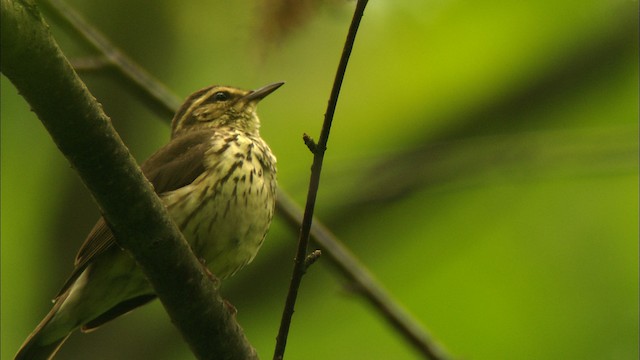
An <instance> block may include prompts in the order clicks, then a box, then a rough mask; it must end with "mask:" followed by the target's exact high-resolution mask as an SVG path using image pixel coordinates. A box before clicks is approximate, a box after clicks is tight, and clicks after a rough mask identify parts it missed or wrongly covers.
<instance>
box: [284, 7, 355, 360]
mask: <svg viewBox="0 0 640 360" xmlns="http://www.w3.org/2000/svg"><path fill="white" fill-rule="evenodd" d="M366 6H367V0H358V3H357V4H356V9H355V11H354V14H353V19H352V21H351V25H350V26H349V32H348V33H347V40H346V41H345V45H344V49H343V50H342V56H341V57H340V63H339V64H338V70H337V72H336V78H335V80H334V82H333V88H332V89H331V95H330V97H329V104H328V106H327V112H326V113H325V117H324V122H323V124H322V130H321V131H320V139H319V140H318V143H317V144H316V146H315V151H314V156H313V164H312V165H311V179H310V180H309V192H308V193H307V203H306V206H305V209H304V216H303V218H302V225H301V227H300V237H299V239H298V250H297V252H296V257H295V259H294V262H293V263H294V265H293V274H292V275H291V282H290V285H289V292H288V294H287V300H286V302H285V306H284V310H283V312H282V320H281V321H280V329H279V330H278V336H277V337H276V348H275V351H274V354H273V358H274V359H276V360H279V359H282V358H283V357H284V351H285V348H286V345H287V336H288V334H289V328H290V327H291V319H292V317H293V311H294V307H295V304H296V299H297V297H298V290H299V289H300V283H301V282H302V277H303V276H304V273H305V271H306V267H305V261H304V260H305V258H306V257H307V245H308V242H309V233H310V232H311V222H312V220H313V210H314V208H315V204H316V196H317V194H318V188H319V186H320V173H321V172H322V161H323V159H324V153H325V151H326V149H327V141H328V140H329V133H330V131H331V123H332V122H333V115H334V113H335V110H336V105H337V104H338V97H339V95H340V88H341V87H342V80H343V79H344V74H345V72H346V70H347V64H348V63H349V57H350V55H351V50H352V49H353V44H354V42H355V39H356V34H357V33H358V27H359V26H360V20H362V16H363V15H364V9H365V7H366Z"/></svg>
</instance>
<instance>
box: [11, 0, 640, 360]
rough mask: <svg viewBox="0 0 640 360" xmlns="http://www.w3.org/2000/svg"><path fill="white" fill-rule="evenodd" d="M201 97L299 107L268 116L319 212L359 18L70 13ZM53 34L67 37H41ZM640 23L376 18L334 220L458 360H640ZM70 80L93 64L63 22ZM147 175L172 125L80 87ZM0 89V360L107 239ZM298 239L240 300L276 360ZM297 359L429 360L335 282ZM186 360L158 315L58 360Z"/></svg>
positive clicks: (491, 13)
mask: <svg viewBox="0 0 640 360" xmlns="http://www.w3.org/2000/svg"><path fill="white" fill-rule="evenodd" d="M71 3H72V4H74V5H75V6H78V10H79V11H80V12H81V13H82V14H84V15H85V16H86V17H87V18H88V20H89V21H91V22H92V23H93V24H94V25H95V26H96V27H98V28H99V29H100V30H101V31H103V32H104V33H105V34H106V35H107V36H108V37H109V38H110V39H111V40H112V41H113V42H114V43H115V44H116V45H117V46H118V47H120V48H121V49H122V50H123V51H124V52H126V53H127V54H129V55H130V56H131V57H132V58H133V59H135V60H136V61H137V62H139V63H140V64H141V65H142V66H143V67H144V68H145V69H147V70H148V71H149V72H150V73H151V74H153V75H154V76H156V77H157V78H158V79H160V80H161V81H162V82H164V83H165V84H167V86H168V87H169V88H170V89H172V90H173V91H175V92H176V93H177V94H180V96H181V97H183V98H184V97H186V96H187V95H188V94H189V93H191V92H192V91H194V90H196V89H198V88H201V87H204V86H208V85H211V84H215V83H218V84H230V85H235V86H239V87H243V88H257V87H259V86H262V85H264V84H267V83H270V82H275V81H281V80H284V81H286V82H287V83H286V85H285V86H284V87H282V88H281V89H280V90H278V91H277V92H276V93H274V94H273V95H272V96H270V97H269V98H268V99H267V100H265V101H264V103H263V104H261V106H260V115H261V119H262V124H263V127H262V135H263V137H264V138H265V139H266V140H267V141H268V142H269V144H270V145H271V147H272V149H273V150H274V152H275V153H276V155H277V156H278V161H279V163H278V165H279V181H280V185H281V187H282V188H283V189H285V190H286V191H287V192H289V193H290V194H291V195H292V196H293V197H294V198H295V199H296V200H297V201H298V202H299V203H302V202H303V201H304V196H305V194H306V186H307V183H308V178H309V167H310V163H311V155H310V153H309V152H308V151H307V149H306V148H305V146H304V144H303V142H302V140H301V135H302V134H303V133H305V132H306V133H308V134H310V135H311V136H312V137H316V138H317V134H318V132H319V129H320V126H321V122H322V117H323V114H324V111H325V107H326V103H327V98H328V94H329V91H330V88H331V84H332V81H333V76H334V73H335V69H336V67H337V62H338V58H339V56H340V53H341V49H342V45H343V42H344V37H345V35H346V30H347V28H348V25H349V21H350V17H351V13H352V9H353V5H354V3H353V2H342V1H325V2H322V3H320V4H315V3H314V4H312V5H309V8H308V10H309V12H308V13H306V15H303V16H302V17H300V18H298V19H297V20H296V19H295V18H294V17H293V16H292V17H291V19H293V20H292V22H296V21H299V22H300V25H299V26H297V27H295V28H293V29H292V30H291V31H288V32H287V35H286V36H284V37H282V38H274V37H269V36H266V35H265V34H267V31H265V30H264V29H265V28H264V26H265V25H264V24H268V25H270V26H272V27H273V26H274V25H273V24H276V23H278V22H279V21H278V20H276V19H275V18H273V16H272V14H271V13H270V12H269V11H267V9H269V8H271V7H273V6H276V5H275V2H261V3H257V2H252V1H217V2H213V1H206V2H205V1H190V2H184V1H177V0H171V1H163V2H157V3H156V2H153V3H150V2H148V1H123V0H118V1H93V2H90V4H89V3H88V2H82V1H78V0H76V1H72V2H71ZM45 14H49V13H45ZM637 14H638V3H637V1H622V0H619V1H595V0H588V1H573V0H559V1H558V0H556V1H532V0H529V1H519V2H516V1H418V0H414V1H410V0H405V1H388V0H387V1H371V3H370V4H369V6H368V8H367V11H366V12H365V16H364V19H363V22H362V25H361V29H360V32H359V34H358V38H357V41H356V45H355V48H354V52H353V55H352V58H351V62H350V64H349V69H348V71H347V75H346V77H345V82H344V86H343V91H342V95H341V98H340V101H339V104H338V109H337V113H336V117H335V120H334V126H333V129H332V133H331V137H330V139H329V149H328V152H327V154H326V158H325V167H324V173H323V178H322V183H321V189H320V193H319V198H318V202H317V215H318V216H319V217H320V218H321V219H322V220H323V221H324V222H325V223H326V224H327V225H328V226H329V227H330V228H331V229H332V230H333V231H334V232H335V234H336V235H337V236H339V237H340V238H341V239H342V240H343V241H344V242H345V243H346V245H347V246H348V247H349V248H350V249H352V251H353V252H354V253H355V254H356V255H357V257H358V258H359V259H360V260H361V261H362V263H364V264H365V265H366V266H367V267H368V268H369V269H370V271H371V272H372V273H373V274H375V276H376V277H377V278H378V279H379V280H380V282H381V283H383V284H384V286H385V288H386V289H388V290H389V291H390V292H391V294H393V296H394V298H395V299H397V301H398V302H400V303H401V304H402V306H403V307H404V308H405V309H406V310H407V311H408V312H409V313H411V314H412V315H413V316H415V318H416V319H417V320H418V321H419V322H420V323H422V324H423V325H424V326H425V327H426V328H428V329H429V331H430V333H431V334H432V335H433V337H434V338H435V339H436V340H437V341H438V342H439V343H440V344H442V346H443V347H444V348H446V349H447V350H448V352H449V353H451V354H452V355H453V356H454V357H455V358H464V359H636V358H638V356H639V354H638V335H639V334H638V34H637V29H638V18H637ZM46 18H47V20H48V22H49V23H50V24H51V25H52V31H53V33H54V35H55V36H56V38H57V39H58V41H59V42H60V44H61V46H62V48H63V50H64V51H65V52H66V53H67V55H68V56H69V57H70V58H72V59H78V58H82V57H85V56H91V55H93V54H94V52H93V50H92V49H91V48H89V47H88V46H86V45H85V44H83V43H82V42H81V41H79V40H78V38H77V37H75V36H74V35H73V34H72V33H71V32H68V31H65V30H64V29H63V28H62V27H60V26H59V24H60V22H59V21H57V20H56V18H55V17H52V16H47V17H46ZM81 76H82V77H83V79H84V80H85V81H86V82H87V84H88V86H89V88H90V89H91V91H92V92H93V94H94V95H95V96H96V98H97V99H98V100H99V101H100V102H101V103H102V104H103V106H104V109H105V111H106V112H107V113H108V114H109V115H110V116H111V117H112V119H113V122H114V125H115V127H116V129H117V130H118V131H119V132H120V133H121V135H122V137H123V139H124V141H125V143H126V144H127V145H128V146H129V148H130V150H131V151H132V153H133V154H134V156H135V157H136V158H137V159H138V160H139V161H143V160H144V159H145V158H146V157H147V156H149V155H150V154H151V153H152V152H153V151H154V149H157V148H158V147H160V146H161V145H162V144H164V143H165V142H166V141H167V138H168V132H169V130H168V127H167V126H166V123H167V121H168V119H167V117H166V116H164V115H162V116H160V115H159V114H157V113H155V112H153V111H151V110H149V109H148V108H147V107H146V106H145V104H144V103H143V102H141V100H140V98H139V97H138V96H137V94H136V93H135V92H133V91H131V89H130V87H129V85H128V84H127V83H126V81H123V80H122V79H120V78H118V76H116V75H114V73H113V72H110V71H102V72H89V73H82V74H81ZM0 81H1V85H2V97H1V100H2V103H1V105H2V106H1V109H2V113H1V115H2V139H1V140H2V161H1V164H2V169H1V170H2V209H1V210H2V212H1V215H2V219H1V220H2V234H1V235H2V289H1V290H2V317H1V319H2V329H1V332H2V353H1V357H2V358H3V359H9V358H11V356H12V355H13V354H14V353H15V351H16V350H17V348H18V347H19V345H20V343H21V342H22V341H23V340H24V338H25V337H26V336H27V335H28V333H29V332H30V331H31V330H32V329H33V328H34V327H35V325H36V324H37V322H38V321H39V320H40V319H41V318H42V317H43V316H44V314H45V313H46V312H47V311H48V309H49V307H50V305H51V304H50V301H49V300H50V299H51V297H52V296H53V295H54V294H55V293H56V292H57V290H58V288H59V286H61V285H62V283H63V281H64V279H65V277H66V275H67V274H68V273H69V272H70V271H71V269H72V264H73V258H74V255H75V251H76V249H77V248H78V247H79V246H80V244H81V243H82V241H83V240H84V236H85V235H86V233H87V232H88V231H89V230H90V228H91V227H92V225H93V222H94V221H95V220H96V218H97V217H98V212H97V209H96V206H95V205H94V204H93V203H92V200H91V196H90V194H89V193H88V191H87V190H86V189H85V188H84V187H83V185H82V184H81V182H80V181H79V179H78V177H77V176H76V175H75V174H74V171H73V169H71V168H70V167H69V165H68V163H67V162H66V160H65V159H64V158H63V157H62V156H61V155H60V153H59V152H58V151H57V149H56V147H55V145H54V144H53V143H52V141H51V139H50V138H49V136H48V135H47V133H46V131H45V130H44V128H43V127H42V125H41V124H40V123H39V121H38V120H37V118H36V117H35V116H34V114H33V113H31V112H30V111H29V106H28V104H26V103H25V101H24V100H23V99H22V98H21V97H20V96H19V95H18V94H17V92H16V90H15V88H13V86H12V85H11V83H10V82H9V81H8V80H7V79H6V77H4V76H3V77H2V78H1V80H0ZM295 238H296V232H295V231H291V230H289V229H288V228H287V227H285V226H284V223H283V222H282V221H280V220H276V221H275V224H274V225H273V227H272V230H271V232H270V234H269V236H268V241H267V242H266V243H265V245H264V247H263V249H262V251H261V253H260V255H259V256H258V257H257V258H256V260H255V261H254V263H253V264H251V265H250V266H248V267H247V268H245V269H244V270H243V271H242V272H241V273H240V274H238V275H237V276H236V277H234V278H232V279H231V280H228V281H227V282H226V283H225V284H224V287H223V292H224V295H225V296H226V297H227V298H228V299H229V301H230V302H231V303H233V304H234V305H235V306H236V307H237V309H238V320H239V322H240V323H241V324H242V326H243V327H244V329H245V331H246V334H247V336H248V338H249V339H250V341H251V342H252V343H253V344H254V346H256V348H257V349H258V351H259V353H260V354H261V357H262V358H270V357H271V356H272V352H273V348H274V343H275V341H274V339H275V336H276V331H277V327H278V324H279V319H280V315H281V311H282V306H283V303H284V298H285V295H286V289H287V285H288V280H289V277H290V271H291V267H292V257H293V254H294V251H295ZM286 357H287V358H289V359H354V358H356V359H389V358H393V359H411V358H416V357H418V354H417V353H416V352H414V350H413V349H412V348H410V347H409V346H408V345H407V343H406V342H405V341H404V340H403V339H402V338H401V337H400V335H399V334H397V333H396V332H395V331H393V330H392V329H391V328H390V327H389V326H388V325H387V324H386V323H384V321H383V320H382V318H381V317H380V316H379V314H377V313H376V312H375V311H374V310H373V308H372V307H370V306H369V305H368V304H367V303H366V301H364V300H363V299H362V298H361V297H360V296H359V295H358V293H357V292H356V291H355V290H354V289H353V287H352V286H351V285H350V284H349V283H347V282H346V281H345V280H344V279H343V278H341V277H340V275H339V273H338V272H337V271H335V269H334V268H333V267H332V265H331V264H330V262H329V261H328V260H327V259H323V258H321V259H320V261H319V262H318V263H317V264H316V265H314V266H313V267H312V268H311V269H310V271H309V272H308V273H307V276H306V277H305V279H304V281H303V285H302V289H301V292H300V298H299V302H298V305H297V308H296V313H295V316H294V322H293V326H292V331H291V334H290V337H289V342H288V348H287V353H286ZM78 358H86V359H96V360H101V359H189V358H192V357H191V355H190V353H189V351H188V349H187V347H186V346H185V345H184V343H183V342H182V340H181V338H180V335H179V334H178V333H177V331H176V330H175V329H174V328H173V327H172V325H171V323H170V321H169V320H168V318H167V316H166V315H165V313H164V312H163V309H162V307H161V305H160V304H159V303H158V302H154V303H153V304H152V305H149V306H146V307H144V308H141V309H138V310H136V311H135V312H133V313H131V314H129V315H127V316H124V317H122V318H119V319H118V320H116V321H114V322H112V323H109V324H108V325H106V326H104V327H103V328H101V329H99V330H98V331H96V332H93V333H90V334H86V335H80V334H74V336H72V337H71V338H70V339H69V341H68V342H67V344H66V345H65V346H64V347H63V349H62V351H61V352H60V354H59V357H58V359H78Z"/></svg>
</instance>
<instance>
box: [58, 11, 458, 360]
mask: <svg viewBox="0 0 640 360" xmlns="http://www.w3.org/2000/svg"><path fill="white" fill-rule="evenodd" d="M49 1H54V2H55V3H56V4H62V5H63V3H62V2H61V1H60V0H49ZM61 8H63V9H65V11H67V10H69V9H68V7H67V6H64V5H63V7H61ZM71 10H72V11H73V9H71ZM56 15H58V16H59V17H60V18H61V19H63V20H64V21H65V22H68V23H69V25H70V26H71V29H73V30H74V31H75V32H77V33H79V34H81V35H82V37H83V38H85V39H88V38H90V37H91V36H92V35H97V36H98V38H100V39H102V40H101V41H91V43H92V44H94V46H95V47H96V49H97V50H98V51H99V52H100V53H102V54H104V53H107V52H108V53H112V54H117V56H115V57H113V59H114V60H113V62H114V66H115V68H116V70H118V71H119V72H120V73H121V75H123V76H124V77H125V78H128V79H130V80H131V83H132V84H134V86H136V87H137V89H136V90H139V91H142V92H145V93H147V94H148V95H149V96H150V97H151V98H152V99H155V100H154V101H156V102H157V104H155V105H156V106H157V107H158V108H160V109H162V110H163V112H164V115H166V116H163V118H164V119H167V120H170V119H171V116H172V115H173V114H174V113H175V111H176V110H177V105H175V104H179V101H180V100H179V99H178V98H177V96H175V95H174V94H172V93H170V92H168V91H167V92H166V93H165V95H163V96H159V97H156V96H153V94H155V93H158V92H159V93H164V92H165V91H166V90H165V89H166V87H165V86H163V85H162V84H161V83H160V82H159V81H158V80H157V79H155V78H153V77H151V76H150V75H149V74H148V73H147V72H138V71H127V69H140V67H139V66H138V65H136V64H135V62H134V61H133V60H131V59H129V58H128V57H127V56H126V55H124V54H122V53H121V52H120V51H119V50H118V49H117V48H116V47H115V46H114V45H112V44H111V43H109V42H108V40H106V38H105V37H104V36H103V35H102V34H100V32H99V31H98V30H97V29H95V28H93V27H91V25H89V24H88V23H87V22H86V21H85V20H84V19H82V18H81V17H80V15H79V14H77V13H76V12H75V11H73V17H69V15H68V12H57V14H56ZM86 30H89V31H86ZM126 64H131V65H134V66H129V65H126ZM166 99H171V101H166ZM307 137H308V139H309V144H312V145H313V146H310V147H309V149H310V150H311V151H312V152H314V153H315V142H314V141H313V139H311V137H309V136H308V135H307ZM307 146H309V145H307ZM277 198H278V204H277V210H278V213H279V214H280V216H282V217H283V218H284V219H285V220H286V222H287V223H288V224H289V226H290V228H291V229H292V230H298V229H299V228H300V224H301V223H302V218H303V212H302V210H301V209H300V207H299V206H297V205H296V204H295V202H294V201H293V200H291V197H290V196H289V195H288V194H287V193H286V192H285V191H284V190H282V189H279V191H278V197H277ZM310 235H311V240H313V241H314V242H315V243H316V244H318V245H320V246H321V247H322V251H323V256H326V257H327V258H328V260H329V261H330V262H331V263H333V264H334V265H335V266H336V267H337V269H338V270H339V271H340V272H341V273H342V274H343V275H344V276H345V277H346V278H347V279H349V281H351V282H352V283H353V284H354V287H355V288H357V289H359V294H361V295H362V296H363V297H364V298H365V299H367V300H368V302H369V303H370V304H371V305H372V306H373V307H374V308H375V309H376V310H377V311H378V312H379V313H380V314H381V315H382V316H383V317H384V318H385V319H386V320H387V321H388V322H389V323H390V324H391V325H392V326H394V327H395V328H396V329H397V330H398V332H399V333H400V334H402V335H403V336H404V338H405V339H407V340H408V341H409V343H410V344H412V345H413V346H414V347H415V348H416V349H417V350H418V351H419V352H421V353H423V354H424V355H425V356H426V357H427V358H431V359H446V358H447V356H445V355H444V354H443V353H442V351H440V350H438V348H437V346H436V345H435V344H432V343H431V340H429V339H430V336H429V335H428V334H427V332H426V331H425V330H424V329H422V327H421V326H420V325H419V324H418V322H417V321H415V320H414V319H413V318H412V317H411V316H410V315H408V314H407V313H406V312H405V311H404V310H403V309H402V307H401V306H400V305H398V303H397V302H396V301H395V300H394V299H393V298H392V297H391V295H390V294H389V293H388V292H387V291H386V290H385V289H384V288H383V287H382V286H381V284H379V283H378V281H377V280H376V279H375V278H374V276H373V275H372V274H371V273H370V272H369V271H368V270H367V269H366V267H365V266H364V265H362V264H361V263H360V262H359V261H358V260H357V258H356V257H355V256H354V255H353V254H352V253H351V252H350V251H349V250H348V249H347V248H346V247H345V246H344V245H343V244H342V242H341V241H340V240H339V239H338V238H337V237H335V235H333V234H332V233H331V232H330V231H329V230H328V229H327V228H326V227H325V226H324V225H323V224H322V223H321V222H320V221H319V220H318V219H313V224H312V227H311V234H310ZM429 354H432V355H429ZM434 354H435V355H434ZM437 354H441V355H439V356H438V355H437Z"/></svg>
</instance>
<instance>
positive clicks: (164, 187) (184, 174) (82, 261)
mask: <svg viewBox="0 0 640 360" xmlns="http://www.w3.org/2000/svg"><path fill="white" fill-rule="evenodd" d="M212 136H213V131H211V130H206V131H193V132H189V133H186V134H184V135H182V136H180V137H178V138H175V139H173V140H172V141H171V142H170V143H169V144H167V145H165V146H164V147H162V148H160V149H159V150H158V151H156V152H155V153H154V154H153V155H151V157H150V158H149V159H147V160H146V161H145V162H144V163H143V164H142V166H141V169H142V172H143V173H144V175H145V176H146V177H147V179H148V180H149V181H150V182H151V184H153V187H154V189H155V192H156V193H157V194H162V193H165V192H168V191H172V190H176V189H179V188H181V187H183V186H186V185H189V184H191V183H192V182H193V181H194V180H195V179H196V178H197V177H198V175H200V174H202V172H203V171H204V168H205V165H204V155H205V152H206V150H207V149H208V148H209V144H208V143H209V139H210V138H211V137H212ZM115 243H116V242H115V238H114V236H113V233H112V232H111V229H109V226H108V225H107V223H106V221H105V220H104V218H102V217H101V218H100V219H99V220H98V222H97V223H96V225H95V226H94V227H93V229H92V230H91V232H90V233H89V235H88V236H87V238H86V240H85V241H84V244H82V246H81V247H80V250H79V251H78V254H77V255H76V261H75V268H74V269H73V272H72V273H71V275H70V276H69V278H68V279H67V281H66V282H65V283H64V285H63V286H62V289H61V290H60V292H59V293H58V296H60V295H61V294H63V293H64V292H65V291H66V290H67V289H68V288H69V287H70V286H71V284H73V282H74V281H75V280H76V279H77V278H78V276H80V274H82V272H83V271H84V269H85V268H86V267H87V265H89V264H90V263H91V261H93V259H95V257H96V256H98V255H100V254H102V253H104V252H105V251H106V250H107V249H109V248H111V247H112V246H114V245H115ZM58 296H56V297H58Z"/></svg>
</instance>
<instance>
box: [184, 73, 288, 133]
mask: <svg viewBox="0 0 640 360" xmlns="http://www.w3.org/2000/svg"><path fill="white" fill-rule="evenodd" d="M282 84H284V83H283V82H278V83H274V84H270V85H267V86H264V87H262V88H260V89H258V90H249V91H247V90H241V89H238V88H234V87H230V86H218V85H214V86H210V87H207V88H204V89H201V90H198V91H196V92H195V93H193V94H191V95H190V96H189V97H188V98H187V100H186V101H185V102H184V104H183V105H182V106H181V107H180V109H179V110H178V112H176V115H175V116H174V117H173V121H172V122H171V137H176V136H177V135H179V134H182V133H184V132H187V131H193V130H202V129H207V128H211V129H215V128H219V127H231V128H236V129H239V130H243V131H245V132H247V133H249V134H257V133H258V129H259V128H260V119H258V116H257V115H256V107H257V105H258V102H260V100H262V99H264V98H265V97H266V96H267V95H269V94H271V93H272V92H274V91H275V90H276V89H277V88H279V87H280V86H282Z"/></svg>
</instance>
